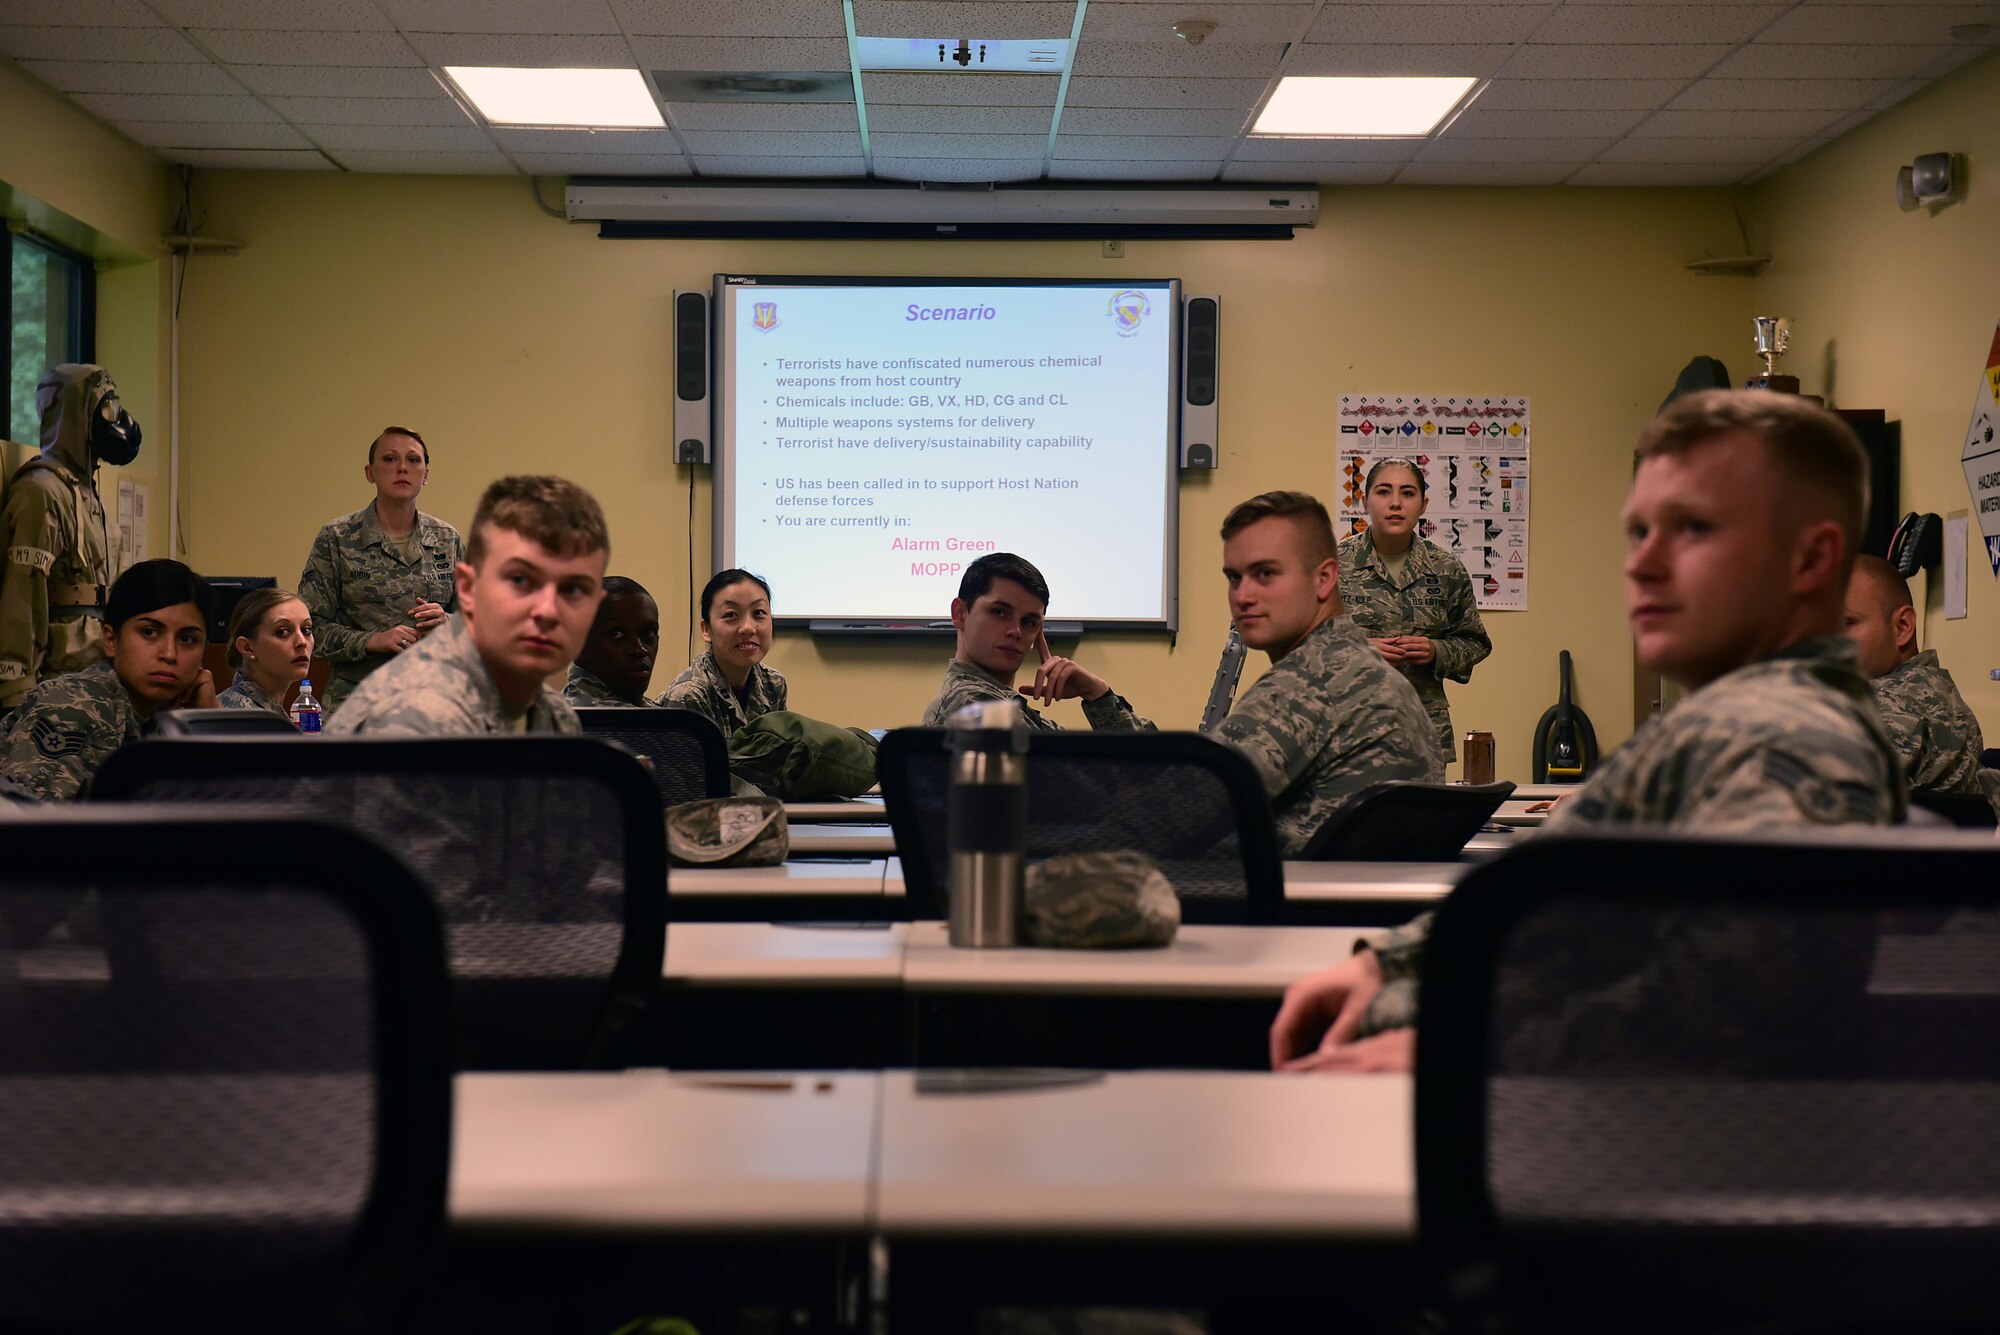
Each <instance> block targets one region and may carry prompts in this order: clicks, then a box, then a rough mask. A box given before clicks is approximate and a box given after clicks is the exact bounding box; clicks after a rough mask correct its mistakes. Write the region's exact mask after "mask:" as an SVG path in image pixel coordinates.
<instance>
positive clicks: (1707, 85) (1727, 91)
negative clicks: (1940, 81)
mask: <svg viewBox="0 0 2000 1335" xmlns="http://www.w3.org/2000/svg"><path fill="white" fill-rule="evenodd" d="M1896 86H1897V80H1895V79H1702V80H1700V81H1699V82H1697V83H1694V84H1692V85H1690V86H1689V87H1688V89H1687V90H1686V91H1685V92H1683V93H1682V94H1681V95H1680V96H1679V97H1676V98H1675V99H1674V100H1673V101H1671V102H1669V103H1667V107H1668V109H1669V110H1673V111H1847V110H1850V109H1851V108H1854V107H1862V106H1867V105H1868V103H1870V102H1871V101H1873V100H1874V99H1876V98H1878V97H1880V96H1882V95H1883V94H1884V93H1887V92H1889V91H1890V90H1891V89H1893V88H1895V87H1896Z"/></svg>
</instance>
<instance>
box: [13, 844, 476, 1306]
mask: <svg viewBox="0 0 2000 1335" xmlns="http://www.w3.org/2000/svg"><path fill="white" fill-rule="evenodd" d="M6 841H7V857H6V861H5V865H4V870H0V922H4V923H5V924H6V927H7V931H6V934H5V936H4V938H0V1328H4V1329H6V1330H8V1331H30V1332H34V1331H55V1330H66V1331H80V1330H96V1331H108V1330H121V1329H132V1330H202V1331H231V1332H234V1331H243V1332H248V1331H253V1330H269V1329H272V1328H273V1327H274V1326H282V1327H284V1328H286V1329H301V1330H329V1331H330V1330H334V1329H349V1328H354V1329H358V1328H361V1326H362V1325H364V1324H365V1325H367V1327H368V1328H370V1329H377V1328H385V1327H384V1326H382V1325H380V1324H378V1323H380V1322H381V1321H382V1319H383V1318H385V1317H387V1316H389V1315H392V1314H393V1313H394V1312H395V1310H396V1309H397V1308H398V1307H399V1306H400V1305H401V1303H402V1302H403V1301H404V1300H405V1299H406V1298H408V1297H409V1296H410V1294H411V1292H412V1291H413V1290H414V1288H415V1285H416V1282H417V1281H418V1280H420V1279H421V1278H422V1276H423V1269H424V1267H425V1266H426V1264H427V1263H428V1262H429V1260H430V1259H431V1257H432V1255H433V1253H434V1251H435V1249H436V1247H437V1244H438V1243H439V1242H440V1241H441V1234H442V1225H443V1222H444V1212H445V1185H446V1174H447V1168H448V1163H449V1156H450V1138H451V1067H450V1061H451V1050H450V1042H451V1039H450V1031H449V1026H448V1022H447V1020H446V1005H447V1002H446V984H445V971H444V946H443V941H442V939H441V936H440V933H439V929H438V922H437V915H436V914H435V913H434V912H433V911H432V910H431V908H430V906H429V904H428V903H426V902H425V900H424V897H423V893H422V890H421V888H420V887H419V886H418V884H417V882H416V880H415V878H414V877H413V876H412V875H411V873H410V872H409V871H408V869H407V868H405V867H404V866H403V865H402V864H401V863H399V862H398V861H397V860H396V859H395V858H393V857H391V856H390V855H388V854H387V853H385V852H383V851H382V850H381V849H380V848H379V847H378V846H376V845H375V844H374V843H373V842H372V841H370V840H368V839H367V838H365V837H363V836H362V835H359V834H357V833H354V832H353V831H350V830H346V829H342V828H340V827H338V826H336V825H333V824H331V823H329V822H325V821H312V820H304V819H300V818H297V817H272V816H267V815H238V814H224V813H219V812H216V811H214V810H213V809H199V810H190V809H178V808H164V809H162V808H153V807H147V806H140V805H131V806H127V807H124V808H122V809H115V808H105V807H97V808H88V807H85V808H72V809H68V810H62V811H50V810H48V809H42V810H40V811H37V812H36V813H35V814H34V815H32V816H22V817H17V818H14V819H11V820H9V821H8V822H7V825H6ZM218 849H222V850H226V852H227V854H228V855H227V856H226V857H222V858H217V857H216V856H214V855H215V853H216V851H217V850H218ZM302 854H309V855H307V856H302Z"/></svg>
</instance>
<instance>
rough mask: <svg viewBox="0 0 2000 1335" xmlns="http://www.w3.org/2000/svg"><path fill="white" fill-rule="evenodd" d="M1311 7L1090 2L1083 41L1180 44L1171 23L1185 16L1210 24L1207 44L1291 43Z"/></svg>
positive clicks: (1303, 23)
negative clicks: (1197, 18)
mask: <svg viewBox="0 0 2000 1335" xmlns="http://www.w3.org/2000/svg"><path fill="white" fill-rule="evenodd" d="M1312 12H1313V7H1312V6H1311V5H1310V4H1245V5H1231V6H1230V7H1229V8H1227V9H1215V10H1207V9H1201V8H1200V7H1199V6H1197V7H1196V8H1195V10H1193V11H1191V10H1190V9H1189V7H1188V6H1187V5H1160V4H1122V3H1115V2H1114V3H1101V2H1100V0H1092V4H1091V6H1090V8H1089V9H1087V10H1085V11H1084V18H1083V40H1084V41H1086V42H1096V41H1105V42H1179V41H1181V40H1182V39H1181V38H1179V37H1177V36H1175V35H1174V24H1176V23H1178V22H1179V21H1180V20H1182V19H1186V18H1196V17H1199V18H1204V19H1209V20H1211V21H1213V22H1214V23H1215V25H1216V27H1215V31H1214V32H1213V33H1211V34H1209V36H1208V39H1207V41H1205V42H1203V43H1202V45H1204V46H1207V45H1209V44H1211V43H1218V42H1290V41H1296V40H1297V39H1298V36H1299V30H1300V29H1302V28H1304V27H1305V25H1306V20H1307V19H1310V18H1311V17H1312Z"/></svg>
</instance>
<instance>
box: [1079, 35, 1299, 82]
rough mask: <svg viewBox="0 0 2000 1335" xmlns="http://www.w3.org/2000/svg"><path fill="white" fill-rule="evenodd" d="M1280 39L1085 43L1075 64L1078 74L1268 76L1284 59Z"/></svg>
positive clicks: (1234, 77)
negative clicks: (1262, 41) (1195, 43)
mask: <svg viewBox="0 0 2000 1335" xmlns="http://www.w3.org/2000/svg"><path fill="white" fill-rule="evenodd" d="M1284 56H1285V48H1284V46H1283V45H1282V44H1280V43H1275V42H1274V43H1270V44H1268V45H1263V44H1258V43H1254V42H1246V43H1230V42H1213V43H1203V44H1202V45H1200V46H1185V45H1182V44H1180V43H1176V44H1174V45H1172V46H1168V45H1166V44H1165V43H1162V42H1085V43H1084V44H1083V45H1082V46H1080V47H1079V48H1078V49H1077V52H1076V59H1075V60H1074V61H1073V62H1072V63H1071V69H1072V72H1073V73H1076V74H1111V75H1117V76H1119V77H1121V78H1150V77H1153V76H1155V75H1164V76H1167V77H1170V78H1173V77H1178V78H1192V79H1240V78H1246V77H1252V76H1254V77H1256V78H1260V79H1264V78H1269V77H1270V76H1271V75H1273V74H1275V73H1277V71H1278V62H1279V61H1280V60H1282V59H1284Z"/></svg>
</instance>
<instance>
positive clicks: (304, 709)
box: [292, 677, 319, 737]
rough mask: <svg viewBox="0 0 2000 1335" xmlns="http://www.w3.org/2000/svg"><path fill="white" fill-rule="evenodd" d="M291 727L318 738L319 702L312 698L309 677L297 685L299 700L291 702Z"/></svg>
mask: <svg viewBox="0 0 2000 1335" xmlns="http://www.w3.org/2000/svg"><path fill="white" fill-rule="evenodd" d="M292 726H293V727H294V728H297V729H298V730H299V731H300V732H302V733H306V734H307V735H309V736H313V737H317V736H319V701H318V700H315V699H314V698H313V684H312V679H311V678H310V677H308V678H307V679H306V680H304V681H302V682H300V683H299V698H298V699H296V700H294V701H292Z"/></svg>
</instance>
